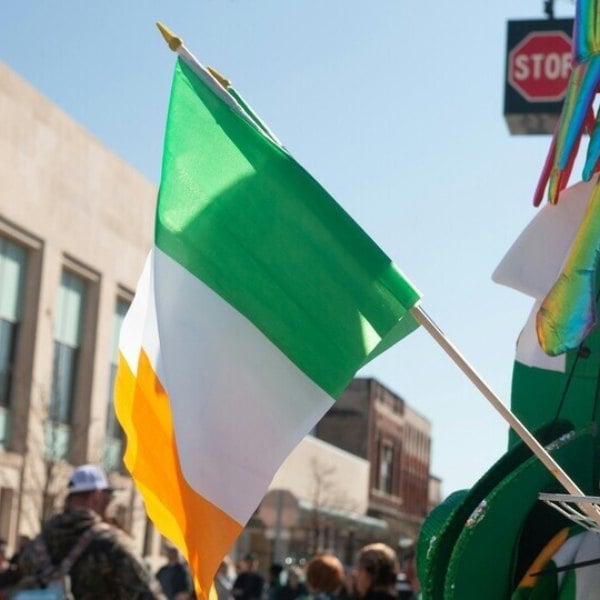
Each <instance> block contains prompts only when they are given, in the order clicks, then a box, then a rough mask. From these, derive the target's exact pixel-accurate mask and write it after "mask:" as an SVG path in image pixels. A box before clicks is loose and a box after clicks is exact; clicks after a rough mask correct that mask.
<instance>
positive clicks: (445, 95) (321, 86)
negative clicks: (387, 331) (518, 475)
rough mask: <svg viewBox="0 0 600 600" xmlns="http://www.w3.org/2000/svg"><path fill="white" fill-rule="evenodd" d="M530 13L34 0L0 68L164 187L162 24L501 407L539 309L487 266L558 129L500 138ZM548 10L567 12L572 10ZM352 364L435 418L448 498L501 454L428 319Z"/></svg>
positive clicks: (402, 6)
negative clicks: (400, 274) (318, 193)
mask: <svg viewBox="0 0 600 600" xmlns="http://www.w3.org/2000/svg"><path fill="white" fill-rule="evenodd" d="M542 5H543V2H542V0H535V1H534V0H502V1H501V2H500V1H497V2H454V3H447V2H437V3H427V2H401V1H399V0H370V1H367V0H364V1H358V0H325V1H323V0H320V1H318V0H196V1H194V2H191V1H186V2H184V1H181V0H172V1H170V2H168V3H167V2H158V1H157V0H144V1H142V0H138V1H133V0H132V1H129V2H120V3H118V2H106V1H105V2H85V3H84V2H79V1H75V0H62V1H61V2H52V3H51V2H42V1H41V0H37V1H30V2H21V3H9V4H7V5H6V6H4V7H3V19H2V20H1V21H0V60H2V61H3V62H4V63H6V64H7V65H8V66H10V67H11V68H12V69H14V70H15V71H16V72H17V73H19V74H20V75H21V76H22V77H23V78H24V79H26V80H27V81H29V82H30V83H31V84H32V85H34V86H35V87H37V88H38V89H39V90H40V91H41V92H42V93H43V94H45V95H46V96H48V97H49V98H50V99H51V100H52V101H54V102H55V103H56V104H58V105H59V106H60V107H61V108H62V109H64V110H65V111H66V112H67V113H69V114H70V115H71V116H72V118H74V119H75V120H76V121H78V122H79V123H81V124H82V125H83V126H84V127H85V128H86V129H88V130H89V131H90V132H91V133H92V134H93V135H94V136H95V137H97V138H98V139H99V140H100V141H101V142H103V143H104V144H105V145H107V146H108V147H110V148H111V149H112V150H113V151H114V152H115V153H116V154H118V155H119V156H120V157H122V158H123V159H124V160H126V161H127V162H128V163H130V164H131V165H132V166H134V167H135V168H137V169H138V170H140V171H141V172H142V173H143V174H144V175H145V176H146V177H147V178H148V179H149V180H151V181H153V182H155V183H157V182H158V180H159V177H160V164H161V154H162V148H161V146H162V138H163V133H164V123H165V114H166V109H167V102H168V98H169V91H170V83H171V77H172V69H173V64H174V59H175V57H174V55H173V54H172V53H171V52H170V51H169V50H168V48H167V47H166V45H165V44H164V42H163V40H162V38H161V36H160V35H159V33H158V31H157V30H156V28H155V25H154V22H155V21H156V20H161V21H162V22H164V23H165V24H166V25H168V26H169V27H170V28H171V29H173V30H174V31H176V32H177V33H178V34H179V35H180V36H181V37H182V38H183V39H184V40H185V42H186V45H187V46H188V47H189V48H190V49H191V50H192V52H193V53H194V54H195V55H196V56H197V57H198V58H199V59H200V60H202V62H204V63H205V64H209V65H212V66H214V67H216V68H217V69H219V70H220V71H221V72H223V73H224V74H225V75H226V76H227V77H228V78H229V79H230V80H231V81H232V82H233V84H234V85H235V86H236V88H237V89H238V90H239V91H240V93H242V95H243V96H244V97H245V98H246V99H247V100H248V101H249V102H250V103H251V104H252V105H253V107H254V108H255V110H256V111H257V113H258V114H260V115H261V116H262V118H263V119H264V120H265V121H266V122H267V123H268V124H269V125H270V127H271V128H272V129H273V131H274V132H275V133H276V134H277V135H278V137H279V138H280V139H281V140H282V141H283V143H284V144H285V145H286V147H287V148H288V149H289V150H290V151H291V153H292V154H293V155H294V156H295V157H296V158H297V159H298V160H299V161H300V162H301V163H302V164H303V165H304V166H305V167H306V168H307V169H308V170H309V171H310V172H311V173H312V174H313V175H314V176H315V177H316V178H317V179H318V180H319V181H320V182H321V183H322V184H323V185H324V186H325V187H326V188H327V189H328V190H329V191H330V192H331V193H332V194H333V196H334V197H335V198H336V199H337V200H338V202H339V203H340V204H341V205H342V206H343V207H344V208H345V209H346V210H347V211H348V212H349V213H350V214H351V215H352V216H353V217H354V218H355V219H356V220H357V221H358V222H359V223H360V224H361V225H362V226H363V228H364V229H365V230H366V231H367V232H368V233H369V234H370V235H371V236H372V237H373V238H374V239H375V240H376V241H377V242H378V243H379V245H380V246H381V247H382V248H383V249H384V250H385V251H386V252H387V254H388V255H389V256H390V257H391V258H392V259H393V260H394V261H395V262H396V263H397V264H398V265H399V266H400V267H401V268H402V269H403V270H404V272H405V273H406V275H407V276H408V277H409V278H410V279H411V280H412V281H413V282H414V283H415V285H416V286H417V287H418V288H419V289H420V290H421V291H422V293H423V307H424V308H425V310H427V312H428V313H429V314H430V315H431V316H432V318H433V319H434V320H435V321H436V322H437V323H438V325H439V326H440V327H441V328H442V329H443V330H444V331H445V333H446V334H447V335H448V336H449V337H450V338H451V339H452V340H453V342H454V343H455V345H456V346H458V348H459V349H460V350H461V351H462V352H463V354H464V355H465V356H466V357H467V359H468V360H469V361H470V362H471V363H472V364H473V365H474V367H475V368H476V369H477V370H478V371H479V372H480V374H481V375H482V376H483V377H484V378H485V379H486V380H487V381H488V383H489V384H490V385H491V387H492V388H493V389H494V390H495V391H496V392H497V394H498V395H499V396H500V397H501V398H502V399H503V400H504V402H505V403H507V404H508V403H509V401H510V381H511V372H512V363H513V357H514V345H515V340H516V337H517V335H518V332H519V330H520V328H521V327H522V325H523V324H524V322H525V320H526V317H527V315H528V313H529V309H530V306H531V301H530V300H529V299H528V298H526V297H525V296H522V295H520V294H519V293H517V292H515V291H512V290H510V289H507V288H503V287H501V286H498V285H496V284H494V283H493V282H492V281H491V279H490V275H491V273H492V271H493V270H494V268H495V266H496V265H497V263H498V262H499V261H500V259H501V258H502V256H503V254H504V253H505V252H506V250H507V249H508V247H509V246H510V244H511V243H512V241H514V239H515V238H516V236H517V235H518V234H519V233H520V231H521V230H522V229H523V227H524V226H525V225H526V224H527V222H528V221H529V220H530V219H531V218H532V217H533V215H534V214H535V209H534V208H533V207H532V204H531V197H532V194H533V190H534V188H535V184H536V181H537V178H538V175H539V172H540V170H541V167H542V164H543V161H544V158H545V154H546V152H547V149H548V146H549V143H550V138H549V136H527V137H526V136H520V137H513V136H510V134H509V133H508V128H507V126H506V124H505V122H504V118H503V116H502V109H503V107H502V103H503V91H504V88H503V86H504V67H505V46H506V22H507V20H508V19H526V18H543V17H544V15H543V12H542ZM555 11H556V14H557V16H572V15H573V13H574V6H573V3H572V2H569V1H568V0H563V1H562V2H557V3H556V7H555ZM0 127H1V125H0ZM578 177H579V174H578V173H575V174H574V178H573V181H575V180H576V179H577V178H578ZM361 375H364V376H373V377H376V378H377V379H379V380H380V381H381V382H382V383H383V384H385V385H387V386H388V387H390V388H391V389H392V390H393V391H395V392H396V393H398V394H399V395H401V396H402V397H404V398H405V400H406V401H407V402H408V403H409V404H410V405H411V406H412V407H414V408H415V409H416V410H418V411H419V412H420V413H422V414H423V415H424V416H426V417H427V418H428V419H430V420H431V422H432V425H433V462H432V470H433V472H434V474H436V475H437V476H439V477H441V478H442V480H443V482H444V483H443V486H444V493H445V494H448V493H450V492H452V491H454V490H456V489H461V488H465V487H470V486H471V485H472V484H473V483H474V482H475V481H476V480H477V479H478V478H479V477H480V476H481V475H482V474H483V473H484V472H485V471H486V470H487V469H488V468H489V467H490V466H491V465H492V464H493V463H494V461H495V460H496V459H497V458H498V457H499V456H500V455H501V454H502V453H503V452H504V449H505V447H506V439H507V426H506V424H505V423H504V421H503V420H502V419H501V417H500V416H499V415H497V413H496V412H495V411H494V409H493V408H492V407H491V406H489V404H488V403H487V401H486V400H485V399H484V398H483V397H482V396H481V395H480V394H479V392H477V390H476V389H475V388H474V386H473V385H472V384H471V383H470V382H469V381H468V380H467V379H466V377H465V376H464V375H463V374H462V373H461V372H460V371H459V370H458V369H457V367H455V366H454V365H453V364H452V363H451V361H450V359H449V358H447V357H446V355H445V354H444V353H443V351H442V350H441V349H439V348H438V347H437V345H436V343H435V342H434V341H433V340H432V339H431V338H430V337H429V336H428V335H427V333H426V332H425V331H423V330H419V331H417V332H416V333H414V334H413V335H411V336H410V337H409V338H407V339H405V340H404V341H402V342H401V343H400V344H398V345H397V346H396V347H394V348H392V349H391V350H389V351H388V352H387V353H386V354H384V355H383V356H382V357H380V358H378V359H376V360H375V361H374V362H373V363H372V364H370V365H369V366H368V367H366V368H365V369H364V370H363V371H362V372H361Z"/></svg>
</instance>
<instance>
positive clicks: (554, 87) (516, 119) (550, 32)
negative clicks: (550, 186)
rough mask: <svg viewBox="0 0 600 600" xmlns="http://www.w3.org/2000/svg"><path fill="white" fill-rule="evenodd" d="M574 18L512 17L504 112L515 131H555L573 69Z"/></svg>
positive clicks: (512, 131) (523, 132)
mask: <svg viewBox="0 0 600 600" xmlns="http://www.w3.org/2000/svg"><path fill="white" fill-rule="evenodd" d="M572 29H573V20H572V19H549V20H536V21H509V23H508V43H507V55H506V81H505V94H504V116H505V118H506V122H507V124H508V128H509V130H510V132H511V133H513V134H540V133H542V134H543V133H552V132H553V131H554V127H555V125H556V121H557V119H558V116H559V114H560V109H561V106H562V101H563V99H564V96H565V93H566V89H567V84H568V81H569V75H570V73H571V31H572Z"/></svg>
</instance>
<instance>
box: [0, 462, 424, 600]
mask: <svg viewBox="0 0 600 600" xmlns="http://www.w3.org/2000/svg"><path fill="white" fill-rule="evenodd" d="M114 492H115V489H114V488H113V487H112V486H111V485H110V483H109V481H108V478H107V477H106V473H105V472H104V471H103V470H102V469H101V468H100V467H98V466H96V465H83V466H81V467H78V468H76V469H75V470H74V471H73V473H72V475H71V477H70V479H69V483H68V490H67V496H66V500H65V505H64V509H63V510H62V511H61V512H59V513H57V514H56V515H54V516H52V517H51V518H50V519H48V520H47V521H46V522H45V523H44V524H43V526H42V531H41V533H40V534H39V535H38V536H36V537H35V538H34V539H32V540H30V539H29V538H26V537H22V538H20V539H19V543H18V547H17V551H16V552H15V553H14V555H13V556H11V557H10V558H8V557H7V555H6V542H5V541H3V540H0V600H3V599H4V598H11V599H12V598H15V599H18V598H19V592H21V594H23V591H24V590H31V589H35V588H59V587H60V589H61V590H62V592H61V593H62V594H63V595H62V596H56V597H62V598H71V599H75V600H100V599H111V600H133V599H135V600H158V599H162V600H164V599H167V600H195V598H196V596H195V594H194V586H193V579H192V576H191V574H190V571H189V569H188V567H187V565H186V563H185V562H184V561H183V560H182V558H181V555H180V553H179V551H178V550H177V548H175V547H172V546H169V547H167V549H166V554H167V562H166V564H164V565H163V566H162V567H161V568H160V569H159V570H158V571H157V572H156V573H154V574H153V573H152V572H151V570H150V569H149V568H148V566H147V565H146V564H145V563H144V561H143V560H142V558H141V557H139V556H137V555H136V553H135V552H134V551H133V550H132V549H131V543H130V539H129V538H128V536H127V535H126V534H125V533H124V532H123V531H121V530H120V529H119V528H117V527H114V526H113V525H110V524H109V523H108V522H107V508H108V506H109V504H110V502H111V499H112V497H113V494H114ZM398 573H399V571H398V561H397V557H396V554H395V552H394V550H393V549H392V548H390V547H389V546H386V545H385V544H381V543H376V544H370V545H368V546H365V547H364V548H362V550H360V552H359V554H358V558H357V561H356V564H355V565H354V566H353V567H351V568H349V569H345V568H344V566H343V565H342V563H341V562H340V560H339V559H338V558H337V557H336V556H334V555H333V554H326V553H324V554H319V555H317V556H315V557H313V558H312V559H311V560H310V561H308V562H307V563H306V564H302V565H288V566H287V568H284V567H283V566H282V565H280V564H272V565H271V566H270V569H269V572H268V578H267V579H265V578H264V577H263V576H262V575H261V574H260V572H259V564H258V560H257V556H256V555H255V554H253V553H250V554H247V555H246V556H244V558H243V559H242V560H241V561H240V562H239V563H238V564H237V565H235V568H234V567H233V565H232V564H231V563H230V561H229V559H226V560H225V561H224V562H223V563H222V564H221V567H220V569H219V571H218V572H217V574H216V575H215V579H214V584H215V591H216V592H217V595H218V600H410V599H413V598H416V596H415V595H413V589H412V588H411V586H410V585H408V586H407V581H406V580H405V579H399V576H398ZM28 593H30V592H28ZM22 597H25V596H24V595H23V596H22ZM26 597H27V598H29V597H31V596H29V595H27V596H26Z"/></svg>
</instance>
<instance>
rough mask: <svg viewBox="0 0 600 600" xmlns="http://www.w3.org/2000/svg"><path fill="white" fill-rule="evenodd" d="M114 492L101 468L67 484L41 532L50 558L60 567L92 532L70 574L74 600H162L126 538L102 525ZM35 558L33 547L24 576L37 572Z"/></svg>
mask: <svg viewBox="0 0 600 600" xmlns="http://www.w3.org/2000/svg"><path fill="white" fill-rule="evenodd" d="M114 491H115V488H114V487H112V486H111V485H110V483H109V481H108V478H107V477H106V473H105V472H104V471H103V470H102V469H101V468H100V467H99V466H97V465H89V464H88V465H82V466H80V467H77V468H76V469H75V470H74V471H73V473H72V475H71V477H70V479H69V483H68V486H67V499H66V501H65V509H64V511H63V512H61V513H59V514H57V515H54V516H53V517H51V518H50V519H49V520H48V521H46V522H45V523H44V525H43V527H42V533H41V536H42V539H43V541H44V543H45V544H46V547H47V550H48V554H49V555H50V558H51V559H52V562H53V563H54V564H60V563H61V561H62V560H63V559H64V557H66V556H67V555H68V554H69V552H70V551H71V549H72V548H74V547H75V545H76V544H77V543H78V541H79V540H80V539H81V537H82V536H83V535H85V534H86V532H88V531H89V530H90V529H92V531H93V534H92V536H91V541H89V543H87V545H86V546H85V549H84V550H83V551H82V552H81V554H80V555H79V557H78V559H77V560H76V561H75V562H74V563H73V565H72V567H71V570H70V572H69V576H70V579H71V588H72V592H73V596H74V597H75V598H77V600H80V599H81V600H100V599H108V598H111V599H114V600H120V599H121V600H126V599H127V600H130V599H137V600H154V599H157V598H161V597H162V596H161V595H160V594H159V593H157V592H155V591H154V586H156V582H154V583H153V582H152V581H151V576H150V574H149V573H148V571H147V570H146V569H145V568H144V566H143V565H142V561H141V560H140V558H138V557H137V556H136V555H135V554H134V552H133V551H132V550H131V549H130V547H129V542H128V539H127V538H126V536H125V535H124V534H123V533H122V532H121V531H119V530H118V529H116V528H114V527H111V526H110V525H108V524H106V523H103V519H104V518H105V515H106V509H107V507H108V505H109V503H110V501H111V498H112V496H113V493H114ZM88 535H89V534H88ZM36 559H37V560H38V561H39V553H36V549H35V547H34V544H33V543H31V544H29V545H27V546H26V547H25V548H24V549H23V551H22V553H21V556H20V558H19V568H20V570H21V572H22V574H23V576H24V577H26V576H28V575H32V574H35V573H36V572H39V569H40V567H39V565H38V564H37V563H36ZM156 589H159V588H156Z"/></svg>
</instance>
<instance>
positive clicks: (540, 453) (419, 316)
mask: <svg viewBox="0 0 600 600" xmlns="http://www.w3.org/2000/svg"><path fill="white" fill-rule="evenodd" d="M411 314H412V316H413V317H414V318H415V320H416V321H417V322H418V323H419V325H422V326H423V327H424V328H425V329H426V330H427V332H428V333H429V334H430V335H431V336H432V337H433V338H434V339H435V341H436V342H437V343H438V344H439V345H440V346H441V347H442V348H443V350H444V351H445V352H446V354H448V356H449V357H450V358H451V359H452V360H453V361H454V363H455V364H456V365H457V366H458V367H459V368H460V370H461V371H462V372H463V373H464V374H465V375H466V376H467V377H468V378H469V379H470V380H471V382H472V383H473V384H474V385H475V387H476V388H477V389H478V390H479V391H480V392H481V393H482V394H483V395H484V396H485V398H486V399H487V400H488V401H489V402H490V404H491V405H492V406H493V407H494V408H495V409H496V410H497V411H498V412H499V413H500V415H501V416H502V417H503V418H504V420H505V421H507V423H508V424H509V425H510V426H511V427H512V428H513V430H514V431H515V433H517V435H518V436H519V437H520V438H521V439H522V440H523V442H525V444H527V446H528V447H529V449H530V450H531V451H532V452H533V453H534V454H535V455H536V456H537V457H538V458H539V459H540V461H541V462H542V463H543V464H544V466H545V467H546V468H547V469H548V470H549V471H550V473H551V474H552V475H553V476H554V477H555V478H556V479H557V480H558V481H559V482H560V484H561V485H562V486H563V487H564V488H565V489H566V490H567V491H568V492H569V494H572V495H573V496H584V493H583V492H582V491H581V490H580V489H579V487H578V486H577V484H576V483H575V482H574V481H573V480H572V479H571V478H570V477H569V476H568V475H567V473H566V472H565V471H564V470H563V469H562V467H561V466H560V465H559V464H558V463H557V462H556V461H555V460H554V459H553V458H552V456H550V454H549V453H548V452H547V450H546V449H545V448H544V447H543V446H542V445H541V444H540V443H539V442H538V441H537V439H536V438H535V437H534V436H533V434H532V433H531V432H530V431H529V430H528V429H527V428H526V427H525V426H524V425H523V423H521V421H520V420H519V419H518V418H517V416H516V415H515V414H514V413H513V412H511V411H510V410H509V409H508V408H507V407H506V406H505V405H504V403H503V402H502V401H501V400H500V398H498V396H496V394H495V393H494V392H493V391H492V389H491V388H490V387H489V386H488V385H487V383H486V382H485V381H484V380H483V379H482V378H481V377H480V376H479V374H478V373H477V372H476V371H475V369H474V368H473V367H472V366H471V365H470V364H469V362H468V361H467V360H466V359H465V358H464V357H463V356H462V354H461V353H460V352H459V351H458V349H457V348H456V347H455V346H454V344H453V343H452V342H451V341H450V340H449V339H448V338H447V337H446V336H445V335H444V333H443V332H442V331H441V330H440V328H439V327H438V326H437V325H436V324H435V323H434V322H433V321H432V320H431V318H430V317H429V315H428V314H427V313H426V312H425V311H424V310H423V308H422V307H421V305H420V304H417V305H415V306H414V307H413V308H412V309H411ZM583 509H584V510H585V512H586V514H587V515H588V516H589V517H590V518H591V519H593V520H594V522H595V523H597V524H598V525H600V513H598V511H597V510H595V509H594V508H593V507H592V506H584V507H583Z"/></svg>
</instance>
